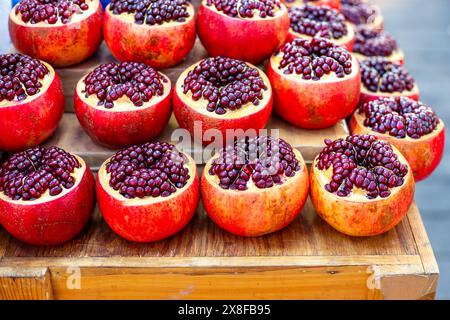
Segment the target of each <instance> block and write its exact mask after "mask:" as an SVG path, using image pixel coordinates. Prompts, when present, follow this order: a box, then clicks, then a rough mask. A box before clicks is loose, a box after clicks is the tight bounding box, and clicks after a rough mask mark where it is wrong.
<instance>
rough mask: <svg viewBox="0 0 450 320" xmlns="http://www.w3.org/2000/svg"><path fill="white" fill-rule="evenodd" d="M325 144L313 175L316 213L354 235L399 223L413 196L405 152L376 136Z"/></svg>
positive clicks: (389, 227) (376, 232) (313, 169)
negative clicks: (403, 154) (402, 152)
mask: <svg viewBox="0 0 450 320" xmlns="http://www.w3.org/2000/svg"><path fill="white" fill-rule="evenodd" d="M325 144H326V147H325V148H324V149H323V150H322V152H321V153H320V154H319V155H318V156H317V157H316V159H315V160H314V162H313V165H312V167H311V176H310V179H311V200H312V203H313V205H314V207H315V209H316V211H317V213H318V215H319V216H320V217H321V218H322V219H324V220H325V221H326V222H328V223H329V224H330V225H331V226H332V227H333V228H335V229H336V230H338V231H340V232H342V233H344V234H347V235H350V236H373V235H378V234H381V233H384V232H386V231H388V230H390V229H392V228H393V227H395V226H396V225H397V224H398V223H399V222H400V221H401V220H402V218H403V217H404V216H405V215H406V213H407V211H408V209H409V207H410V205H411V203H412V201H413V197H414V178H413V175H412V172H411V170H410V169H409V167H408V162H407V161H406V159H405V158H404V157H403V156H402V154H401V153H400V152H399V151H398V150H397V149H396V148H395V147H393V146H391V145H390V144H389V143H388V142H387V141H384V140H379V139H378V138H377V137H375V136H373V135H358V134H355V135H351V136H348V137H347V138H345V139H338V140H335V141H331V140H325Z"/></svg>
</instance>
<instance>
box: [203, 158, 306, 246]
mask: <svg viewBox="0 0 450 320" xmlns="http://www.w3.org/2000/svg"><path fill="white" fill-rule="evenodd" d="M295 152H296V154H297V155H299V152H298V151H295ZM300 163H301V166H302V168H301V171H299V172H296V174H295V176H294V177H292V178H289V180H288V182H285V184H283V185H281V186H276V187H272V188H267V189H257V190H246V191H230V190H226V189H222V188H221V187H220V186H219V185H218V184H214V183H212V182H211V181H210V179H208V178H207V177H206V175H208V174H209V173H208V170H209V167H210V166H211V162H210V161H209V162H208V163H207V165H206V166H205V169H204V172H203V175H202V181H201V192H202V200H203V205H204V207H205V210H206V212H207V214H208V216H209V217H210V218H211V220H213V221H214V223H216V224H217V225H218V226H219V227H221V228H223V229H225V230H226V231H228V232H230V233H233V234H235V235H238V236H244V237H257V236H262V235H265V234H268V233H272V232H276V231H278V230H281V229H283V228H285V227H286V226H288V225H289V224H290V223H291V222H292V221H293V220H294V219H295V218H296V217H298V216H299V215H300V213H301V210H302V208H303V207H304V205H305V203H306V200H307V198H308V190H309V178H308V170H307V167H306V164H305V163H304V161H303V158H301V162H300Z"/></svg>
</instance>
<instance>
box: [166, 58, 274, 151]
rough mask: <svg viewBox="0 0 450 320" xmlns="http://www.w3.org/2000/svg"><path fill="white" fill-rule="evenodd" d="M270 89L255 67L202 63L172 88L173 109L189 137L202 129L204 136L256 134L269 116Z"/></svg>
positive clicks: (224, 61) (223, 61) (230, 61)
mask: <svg viewBox="0 0 450 320" xmlns="http://www.w3.org/2000/svg"><path fill="white" fill-rule="evenodd" d="M272 107H273V102H272V89H271V86H270V82H269V79H268V78H267V76H266V75H265V74H264V72H262V71H261V70H260V69H258V68H257V67H255V66H253V65H251V64H249V63H246V62H243V61H240V60H235V59H230V58H225V57H215V58H207V59H204V60H202V61H200V62H198V63H196V64H194V65H193V66H191V67H190V68H188V69H187V70H185V71H184V72H183V73H182V74H181V76H180V77H179V78H178V81H177V83H176V86H175V93H174V98H173V109H174V114H175V117H176V119H177V121H178V123H179V125H180V127H182V128H184V129H187V130H188V131H189V132H190V133H191V135H192V136H194V137H196V136H198V134H197V132H196V130H195V128H196V125H197V124H200V125H201V129H202V132H201V136H202V137H201V140H202V142H203V143H207V141H206V139H204V137H203V133H204V132H205V131H207V130H210V129H214V130H218V131H219V132H220V133H221V134H222V136H223V138H225V137H226V134H227V130H237V129H241V130H244V131H246V130H249V129H254V130H259V129H262V128H264V127H265V126H266V124H267V122H268V121H269V118H270V114H271V112H272Z"/></svg>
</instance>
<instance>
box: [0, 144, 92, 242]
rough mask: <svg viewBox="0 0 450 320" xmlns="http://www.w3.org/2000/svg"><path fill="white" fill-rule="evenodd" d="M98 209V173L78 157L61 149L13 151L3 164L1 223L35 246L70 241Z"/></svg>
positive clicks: (1, 173) (0, 189) (1, 177)
mask: <svg viewBox="0 0 450 320" xmlns="http://www.w3.org/2000/svg"><path fill="white" fill-rule="evenodd" d="M93 208H94V177H93V176H92V173H91V171H90V169H89V167H88V166H87V165H86V163H85V162H84V161H83V159H81V158H80V157H78V156H76V155H72V154H70V153H67V152H65V151H64V150H62V149H60V148H58V147H49V148H43V147H35V148H32V149H27V150H26V151H22V152H19V153H16V154H13V155H12V156H10V157H9V158H8V159H6V160H5V161H4V162H3V164H2V165H1V166H0V223H1V224H2V225H3V227H4V228H5V229H6V230H7V231H8V232H9V233H11V235H13V236H14V237H15V238H17V239H19V240H21V241H24V242H26V243H29V244H34V245H57V244H61V243H63V242H66V241H68V240H70V239H72V238H73V237H74V236H75V235H77V234H78V233H79V232H80V231H81V229H82V228H83V227H84V226H85V225H86V223H87V221H88V220H89V217H90V214H91V212H92V210H93Z"/></svg>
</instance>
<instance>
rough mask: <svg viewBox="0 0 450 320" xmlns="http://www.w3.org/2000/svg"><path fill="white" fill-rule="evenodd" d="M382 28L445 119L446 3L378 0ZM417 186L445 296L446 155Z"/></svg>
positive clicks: (448, 276) (448, 117)
mask: <svg viewBox="0 0 450 320" xmlns="http://www.w3.org/2000/svg"><path fill="white" fill-rule="evenodd" d="M376 2H377V3H378V4H379V5H380V6H381V8H382V11H383V14H384V17H385V27H386V30H388V31H390V32H391V33H392V34H393V35H394V36H395V37H396V38H397V40H398V42H399V45H400V46H401V48H402V49H403V50H404V51H405V53H406V65H407V67H408V68H409V70H410V71H411V73H412V74H413V76H414V77H415V79H416V81H417V82H418V84H419V86H420V88H421V94H422V97H421V100H422V101H424V102H426V103H428V104H430V105H431V106H433V107H434V108H435V110H436V111H437V113H438V115H439V116H440V117H441V118H442V119H443V120H444V122H446V123H447V124H449V123H450V64H449V63H448V61H450V15H449V14H448V13H449V12H450V2H449V1H447V0H432V1H426V2H423V1H420V0H397V1H389V0H378V1H376ZM8 12H9V2H8V1H2V2H1V3H0V21H1V23H0V34H1V35H2V36H1V38H0V50H1V52H7V51H8V50H9V48H10V42H9V37H8V32H7V14H8ZM449 153H450V151H449V148H447V149H446V150H445V155H444V159H443V161H442V164H441V166H440V167H439V168H438V170H437V171H436V172H435V173H434V174H433V176H432V177H431V178H429V179H428V180H426V181H424V182H421V183H419V184H418V186H417V189H416V190H417V191H416V192H417V193H416V203H417V204H418V207H419V208H420V211H421V213H422V218H423V220H424V222H425V225H426V228H427V231H428V235H429V237H430V239H431V243H432V246H433V248H434V252H435V255H436V257H437V260H438V264H439V268H440V281H439V288H438V291H437V298H438V299H450V248H449V246H448V244H449V243H450V233H449V232H448V230H449V229H450V215H449V212H448V209H449V208H450V197H448V194H449V192H450V157H449Z"/></svg>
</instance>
